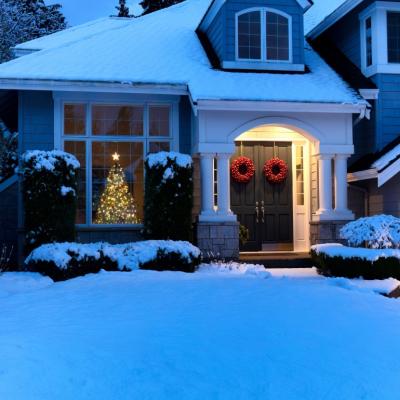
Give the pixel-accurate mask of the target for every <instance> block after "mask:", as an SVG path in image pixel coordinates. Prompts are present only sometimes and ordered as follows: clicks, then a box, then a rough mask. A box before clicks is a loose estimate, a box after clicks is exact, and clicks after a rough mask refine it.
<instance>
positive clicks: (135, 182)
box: [92, 142, 144, 224]
mask: <svg viewBox="0 0 400 400" xmlns="http://www.w3.org/2000/svg"><path fill="white" fill-rule="evenodd" d="M92 146H93V147H92V195H93V199H92V202H93V212H92V219H93V223H94V224H139V223H141V221H142V219H143V201H144V183H143V179H144V171H143V168H144V167H143V143H115V142H93V144H92ZM113 155H116V156H117V157H113ZM116 158H118V160H117V159H116Z"/></svg>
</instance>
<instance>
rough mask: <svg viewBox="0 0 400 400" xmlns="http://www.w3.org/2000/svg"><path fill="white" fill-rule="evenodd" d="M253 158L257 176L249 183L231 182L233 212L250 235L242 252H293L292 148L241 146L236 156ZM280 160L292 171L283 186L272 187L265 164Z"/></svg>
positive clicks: (263, 144)
mask: <svg viewBox="0 0 400 400" xmlns="http://www.w3.org/2000/svg"><path fill="white" fill-rule="evenodd" d="M239 156H244V157H248V158H250V159H251V160H252V161H253V163H254V165H255V175H254V177H253V178H252V179H251V180H250V182H248V183H238V182H236V181H234V180H233V179H232V178H231V203H232V211H233V212H234V213H235V214H236V215H237V216H238V219H239V222H240V224H241V225H243V226H245V227H246V228H247V229H248V231H249V240H248V241H247V243H246V244H245V245H243V246H242V249H241V250H242V251H290V250H293V198H292V196H293V184H292V144H291V143H290V142H241V143H237V147H236V154H235V156H234V157H233V158H232V160H234V159H236V158H237V157H239ZM274 157H278V158H280V159H281V160H283V161H285V162H286V164H287V165H288V167H289V174H288V176H287V179H286V180H285V181H284V182H283V183H279V184H272V183H270V182H268V180H267V179H266V177H265V175H264V172H263V168H264V164H265V162H266V161H268V160H270V159H271V158H274Z"/></svg>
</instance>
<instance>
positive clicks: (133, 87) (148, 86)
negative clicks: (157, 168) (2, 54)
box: [0, 78, 188, 95]
mask: <svg viewBox="0 0 400 400" xmlns="http://www.w3.org/2000/svg"><path fill="white" fill-rule="evenodd" d="M0 89H3V90H42V91H43V90H44V91H66V92H68V91H74V92H76V91H77V92H114V93H152V94H174V95H186V94H188V87H187V85H186V84H162V83H138V82H111V81H110V82H107V81H77V80H76V81H73V80H51V79H48V80H46V79H16V78H0Z"/></svg>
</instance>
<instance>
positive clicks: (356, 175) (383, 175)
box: [347, 159, 400, 188]
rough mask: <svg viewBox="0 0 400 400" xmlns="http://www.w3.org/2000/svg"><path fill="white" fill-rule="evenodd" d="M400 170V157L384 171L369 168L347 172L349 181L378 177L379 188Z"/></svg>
mask: <svg viewBox="0 0 400 400" xmlns="http://www.w3.org/2000/svg"><path fill="white" fill-rule="evenodd" d="M399 172H400V159H398V160H397V161H395V162H394V163H393V164H391V165H389V166H388V167H387V168H385V169H384V170H383V171H380V172H378V171H377V170H376V168H371V169H367V170H364V171H357V172H352V173H349V174H347V181H348V182H349V183H352V182H359V181H366V180H369V179H378V188H380V187H382V186H383V185H384V184H385V183H386V182H388V181H389V180H390V179H392V178H393V177H394V176H396V175H397V174H398V173H399Z"/></svg>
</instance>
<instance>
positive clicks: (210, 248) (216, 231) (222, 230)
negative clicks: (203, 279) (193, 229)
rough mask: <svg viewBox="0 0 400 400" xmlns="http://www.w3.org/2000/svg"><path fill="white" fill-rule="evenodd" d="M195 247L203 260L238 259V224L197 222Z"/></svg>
mask: <svg viewBox="0 0 400 400" xmlns="http://www.w3.org/2000/svg"><path fill="white" fill-rule="evenodd" d="M197 246H198V247H199V248H200V250H201V251H202V252H203V257H204V258H205V259H213V258H215V259H221V258H222V259H228V260H236V259H238V258H239V223H238V222H199V223H198V224H197Z"/></svg>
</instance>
